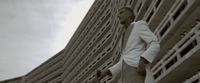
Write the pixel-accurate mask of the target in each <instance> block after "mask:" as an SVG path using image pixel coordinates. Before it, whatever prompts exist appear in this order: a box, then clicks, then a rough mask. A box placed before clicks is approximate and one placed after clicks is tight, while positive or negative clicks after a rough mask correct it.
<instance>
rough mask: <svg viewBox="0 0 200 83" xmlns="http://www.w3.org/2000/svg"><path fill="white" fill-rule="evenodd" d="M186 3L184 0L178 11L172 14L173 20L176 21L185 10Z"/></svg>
mask: <svg viewBox="0 0 200 83" xmlns="http://www.w3.org/2000/svg"><path fill="white" fill-rule="evenodd" d="M187 4H188V3H187V1H186V0H185V1H184V2H183V3H182V5H181V6H180V7H179V9H178V10H177V11H176V12H175V13H174V15H173V19H174V20H176V18H177V17H178V16H179V15H180V14H181V12H182V11H183V10H184V9H185V7H186V6H187Z"/></svg>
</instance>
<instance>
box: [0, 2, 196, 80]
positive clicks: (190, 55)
mask: <svg viewBox="0 0 200 83" xmlns="http://www.w3.org/2000/svg"><path fill="white" fill-rule="evenodd" d="M123 6H128V7H131V8H132V9H133V10H134V13H135V14H136V19H135V20H146V21H147V22H148V24H149V26H150V29H151V30H152V31H153V32H154V33H155V34H156V36H157V37H158V38H159V40H160V44H161V51H160V52H159V54H158V55H157V57H156V59H155V61H154V63H153V66H152V69H151V70H152V73H153V75H154V78H155V79H156V81H157V83H198V82H200V76H199V73H198V72H199V69H200V54H199V53H200V1H199V0H96V1H95V2H94V3H93V5H92V7H91V8H90V10H89V12H88V13H87V15H86V16H85V18H84V19H83V21H82V23H81V24H80V25H79V27H78V29H77V30H76V32H75V33H74V35H73V37H72V39H71V40H70V42H69V43H68V44H67V46H66V47H65V48H64V49H63V50H62V51H61V52H60V53H58V54H57V55H55V56H54V57H52V58H51V59H49V60H48V61H46V62H45V63H43V64H42V65H40V66H39V67H38V68H36V69H34V70H33V71H31V72H30V73H28V74H27V75H25V76H23V77H22V78H20V79H23V80H22V81H23V82H5V81H2V82H0V83H91V82H92V80H93V79H94V76H95V71H96V70H97V69H100V70H103V69H105V68H108V67H110V66H112V65H114V64H115V63H116V62H117V61H118V59H119V57H120V55H119V54H120V51H121V47H120V45H119V38H120V36H121V32H122V31H123V30H122V26H121V25H120V24H119V22H118V18H117V11H118V9H119V8H120V7H123ZM185 72H187V73H185ZM130 79H131V77H130ZM109 81H110V78H109V77H105V78H104V79H102V80H101V83H109Z"/></svg>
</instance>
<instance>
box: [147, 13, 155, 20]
mask: <svg viewBox="0 0 200 83" xmlns="http://www.w3.org/2000/svg"><path fill="white" fill-rule="evenodd" d="M153 13H154V12H153V10H152V11H151V13H150V14H149V16H148V18H147V22H149V20H150V19H151V17H152V15H153Z"/></svg>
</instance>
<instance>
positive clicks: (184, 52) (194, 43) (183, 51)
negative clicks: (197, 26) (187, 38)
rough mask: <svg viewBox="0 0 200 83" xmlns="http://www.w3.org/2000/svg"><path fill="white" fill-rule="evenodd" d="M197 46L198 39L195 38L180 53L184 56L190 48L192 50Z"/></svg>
mask: <svg viewBox="0 0 200 83" xmlns="http://www.w3.org/2000/svg"><path fill="white" fill-rule="evenodd" d="M195 46H197V40H193V41H192V42H191V43H190V44H189V45H188V46H187V47H185V48H184V49H183V50H182V51H181V52H180V55H181V57H183V56H184V55H185V54H187V53H188V52H189V51H190V50H192V49H193V48H194V47H195Z"/></svg>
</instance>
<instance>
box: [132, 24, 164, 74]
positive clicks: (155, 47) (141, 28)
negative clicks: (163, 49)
mask: <svg viewBox="0 0 200 83" xmlns="http://www.w3.org/2000/svg"><path fill="white" fill-rule="evenodd" d="M135 28H136V30H137V33H138V35H139V36H140V38H141V39H143V40H144V41H145V42H146V44H147V49H146V51H145V52H144V53H143V54H142V55H141V59H140V61H139V65H138V69H139V71H140V70H141V71H145V64H148V63H152V62H153V60H154V58H155V56H156V55H157V53H158V52H159V50H160V44H159V41H158V39H157V37H156V36H155V35H154V33H153V32H152V31H151V30H150V29H149V27H148V24H147V23H146V22H144V21H140V22H138V23H136V24H135Z"/></svg>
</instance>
